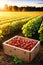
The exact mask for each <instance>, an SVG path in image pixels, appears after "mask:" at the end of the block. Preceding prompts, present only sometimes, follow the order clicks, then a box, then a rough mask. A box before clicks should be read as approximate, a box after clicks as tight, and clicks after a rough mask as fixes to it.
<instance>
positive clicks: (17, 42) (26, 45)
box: [7, 36, 37, 51]
mask: <svg viewBox="0 0 43 65" xmlns="http://www.w3.org/2000/svg"><path fill="white" fill-rule="evenodd" d="M7 44H10V45H12V46H16V47H19V48H22V49H26V50H29V51H30V50H31V49H32V48H33V47H34V46H35V45H36V44H37V41H34V40H29V39H24V38H22V37H19V36H17V37H15V38H14V39H13V40H10V41H9V42H7Z"/></svg>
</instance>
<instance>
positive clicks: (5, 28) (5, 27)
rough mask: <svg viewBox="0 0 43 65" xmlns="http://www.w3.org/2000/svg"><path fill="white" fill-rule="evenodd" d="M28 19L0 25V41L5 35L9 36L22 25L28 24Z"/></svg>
mask: <svg viewBox="0 0 43 65" xmlns="http://www.w3.org/2000/svg"><path fill="white" fill-rule="evenodd" d="M32 18H33V17H30V18H24V19H21V20H17V21H13V20H12V21H7V22H2V24H1V23H0V40H2V38H3V37H4V36H6V35H9V34H10V33H13V32H14V31H17V30H20V29H21V28H22V26H23V25H24V24H26V23H27V22H28V20H30V19H32Z"/></svg>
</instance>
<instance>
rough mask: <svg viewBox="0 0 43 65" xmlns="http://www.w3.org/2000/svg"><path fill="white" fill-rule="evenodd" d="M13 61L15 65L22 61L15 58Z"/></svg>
mask: <svg viewBox="0 0 43 65" xmlns="http://www.w3.org/2000/svg"><path fill="white" fill-rule="evenodd" d="M13 61H14V62H15V64H18V63H22V60H21V59H18V58H17V57H16V56H14V59H13Z"/></svg>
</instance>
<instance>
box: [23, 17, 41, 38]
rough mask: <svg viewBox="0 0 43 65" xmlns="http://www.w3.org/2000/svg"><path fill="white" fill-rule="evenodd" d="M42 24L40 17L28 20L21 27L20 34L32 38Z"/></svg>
mask: <svg viewBox="0 0 43 65" xmlns="http://www.w3.org/2000/svg"><path fill="white" fill-rule="evenodd" d="M41 22H42V17H41V16H39V17H36V18H33V19H32V20H29V21H28V22H27V23H26V24H24V25H23V27H22V32H23V34H24V36H27V37H32V35H35V33H36V31H38V29H39V26H40V24H41Z"/></svg>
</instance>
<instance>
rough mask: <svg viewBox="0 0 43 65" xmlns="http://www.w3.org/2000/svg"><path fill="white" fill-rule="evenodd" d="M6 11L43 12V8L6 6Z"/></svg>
mask: <svg viewBox="0 0 43 65" xmlns="http://www.w3.org/2000/svg"><path fill="white" fill-rule="evenodd" d="M4 11H43V7H30V6H26V7H18V6H8V5H5V7H4Z"/></svg>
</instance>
